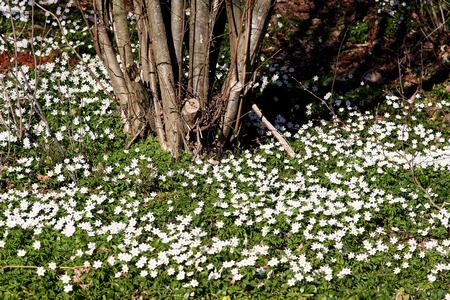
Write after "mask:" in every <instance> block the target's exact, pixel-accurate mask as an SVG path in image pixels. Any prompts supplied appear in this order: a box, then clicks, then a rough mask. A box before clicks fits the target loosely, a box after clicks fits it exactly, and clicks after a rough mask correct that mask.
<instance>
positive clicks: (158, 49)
mask: <svg viewBox="0 0 450 300" xmlns="http://www.w3.org/2000/svg"><path fill="white" fill-rule="evenodd" d="M147 14H148V17H149V19H150V22H149V25H150V26H149V27H150V37H151V40H152V49H153V54H154V57H155V64H156V72H157V75H158V82H159V87H160V90H161V99H162V110H163V114H164V126H165V127H164V131H165V135H166V142H167V147H168V148H169V151H170V152H171V153H172V155H174V156H175V157H178V155H179V151H180V149H181V134H182V132H181V122H180V121H181V120H180V109H179V102H178V99H177V98H176V93H175V86H174V77H173V70H172V62H171V58H170V53H169V47H168V41H167V36H166V29H165V25H164V20H163V16H162V12H161V5H160V2H159V0H147Z"/></svg>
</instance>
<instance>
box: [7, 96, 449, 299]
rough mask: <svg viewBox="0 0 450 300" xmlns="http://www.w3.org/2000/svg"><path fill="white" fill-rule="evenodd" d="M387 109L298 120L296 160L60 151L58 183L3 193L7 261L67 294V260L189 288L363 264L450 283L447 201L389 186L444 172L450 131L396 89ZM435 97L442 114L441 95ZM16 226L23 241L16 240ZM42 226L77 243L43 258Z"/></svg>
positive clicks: (70, 282) (342, 276) (290, 277)
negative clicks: (116, 159) (159, 161)
mask: <svg viewBox="0 0 450 300" xmlns="http://www.w3.org/2000/svg"><path fill="white" fill-rule="evenodd" d="M49 103H50V105H53V104H52V103H51V101H50V102H49ZM388 103H389V104H390V105H391V106H393V107H395V108H396V109H397V110H398V113H397V115H389V114H388V113H386V114H384V115H383V116H381V117H376V116H373V115H372V114H369V113H366V114H361V113H357V112H354V111H351V110H350V117H349V118H348V119H347V120H345V121H340V120H338V119H336V120H334V121H333V122H330V123H327V122H323V123H322V124H320V127H317V126H314V125H313V124H312V123H308V124H305V125H303V126H302V127H301V129H300V130H299V131H298V132H297V134H295V135H294V136H293V140H292V142H293V144H294V145H295V148H296V149H297V156H296V158H295V159H287V158H286V157H285V155H284V154H283V152H282V151H281V149H280V146H279V145H278V144H277V143H268V144H266V145H264V146H261V149H260V150H259V151H257V152H256V153H251V152H249V151H247V152H245V153H244V154H243V155H242V156H239V157H235V156H229V157H227V158H225V159H223V160H222V161H220V163H219V164H217V163H214V162H209V161H205V162H202V161H198V162H197V163H196V164H194V165H192V166H191V167H189V168H185V169H179V170H176V171H173V170H169V171H166V172H160V171H158V168H157V167H155V164H154V159H156V158H152V157H148V156H146V155H144V154H141V151H143V149H140V148H139V147H135V148H134V149H132V150H126V151H128V152H127V153H126V154H128V155H129V157H130V158H129V161H128V162H125V163H123V164H122V163H109V161H110V158H109V157H108V156H107V155H105V156H104V157H103V158H102V161H103V163H102V164H103V165H102V167H101V168H99V167H96V168H92V167H91V166H90V165H89V164H88V163H87V162H86V160H85V159H84V158H83V157H82V156H76V157H72V158H66V159H65V160H64V161H63V162H62V163H59V164H55V165H54V166H53V167H52V168H50V169H49V170H48V171H47V173H46V174H45V175H46V176H48V177H49V178H53V177H56V178H57V179H58V181H60V182H61V184H60V185H59V187H57V188H54V189H52V190H48V189H46V188H45V185H44V184H43V183H37V182H35V183H33V184H32V185H31V186H29V187H24V188H21V189H15V188H11V189H9V190H7V191H3V192H2V193H1V194H0V207H1V208H2V214H1V216H0V228H1V232H3V234H2V236H1V237H0V246H1V248H2V249H3V250H2V251H7V253H10V256H8V257H5V256H3V258H2V260H3V262H2V264H8V260H10V259H14V261H15V262H16V263H18V264H21V263H22V264H32V265H34V266H36V270H35V272H34V274H35V275H34V276H38V277H41V278H49V277H50V276H57V278H59V280H60V281H61V284H62V289H63V290H64V291H65V292H72V291H73V290H74V289H79V288H82V287H81V285H80V282H78V281H77V280H76V275H75V270H77V269H67V268H66V267H73V268H75V267H77V268H85V269H86V272H87V273H88V274H91V275H92V276H94V274H95V273H98V272H108V273H111V276H112V277H114V278H115V280H121V279H123V278H128V277H136V278H143V279H144V278H145V280H148V281H150V282H151V281H155V282H160V283H161V284H163V285H166V284H176V286H178V287H179V288H184V289H188V290H189V289H194V290H195V289H196V288H198V287H199V286H203V287H204V286H206V285H208V282H212V281H225V282H230V284H232V285H239V284H240V282H249V281H255V282H256V283H257V284H258V286H259V287H260V288H263V287H264V285H265V284H266V282H267V280H276V281H280V282H283V283H282V284H285V285H286V287H296V286H307V285H320V284H323V283H324V282H335V283H338V282H344V281H345V280H347V279H348V278H350V280H352V278H355V276H361V274H363V273H365V272H368V268H378V269H380V270H383V272H384V273H385V274H386V276H387V278H394V277H393V276H402V274H406V275H405V276H408V275H407V274H409V273H410V272H417V270H418V269H421V270H422V271H421V272H419V273H417V276H419V277H418V278H416V279H415V280H417V282H425V283H426V284H436V286H442V284H444V285H445V282H446V278H448V275H449V271H450V265H449V264H448V255H449V250H450V240H449V239H448V235H447V233H448V230H449V228H450V223H449V217H450V212H449V210H448V199H445V198H442V195H440V194H438V193H437V192H436V191H434V190H433V189H432V188H429V187H425V188H423V189H422V188H420V186H419V185H417V184H415V181H414V179H413V177H411V178H410V179H409V181H408V180H407V181H405V182H409V184H408V185H405V186H402V187H400V188H395V189H390V185H389V183H387V184H385V185H383V182H384V181H387V182H389V180H392V179H389V178H394V179H395V177H396V176H397V174H403V175H401V176H413V175H412V174H411V172H412V171H413V172H416V173H417V172H419V171H420V170H423V171H425V170H430V171H433V172H437V173H439V172H446V173H447V174H448V172H449V171H450V146H449V137H448V134H447V135H445V134H443V133H442V132H438V131H435V130H433V129H431V128H427V127H426V125H424V124H421V123H420V122H415V121H414V114H411V112H410V109H411V108H410V106H408V105H406V104H405V103H403V102H401V101H400V99H398V98H397V97H393V96H388ZM413 105H414V109H415V110H421V109H422V106H423V104H422V103H420V102H417V103H414V104H413ZM438 105H439V106H440V107H444V108H445V109H448V108H449V103H448V102H447V101H441V102H439V104H438ZM90 111H91V113H92V114H93V115H95V110H94V111H92V110H90ZM100 111H101V110H100ZM100 111H98V113H99V115H101V113H100ZM406 117H409V118H411V122H410V123H406V122H403V121H404V118H406ZM91 130H92V132H93V134H94V135H100V134H102V131H100V132H96V131H94V130H93V129H91ZM61 133H62V134H63V135H64V137H65V138H67V139H73V136H72V137H69V136H67V135H66V133H65V132H64V131H62V132H61ZM286 134H287V135H289V134H288V133H286ZM399 143H401V144H402V145H403V146H402V147H400V148H399V147H398V146H399ZM38 163H39V162H38V161H37V160H33V159H32V158H22V159H19V160H18V161H17V164H16V165H15V166H10V167H9V169H8V172H12V170H13V169H14V172H16V173H17V174H20V175H22V176H23V177H28V178H30V179H32V178H33V176H34V174H32V173H31V172H29V171H28V170H29V169H33V166H34V165H36V164H38ZM149 170H150V172H149ZM143 171H146V172H148V173H147V174H150V175H148V176H150V177H152V178H153V179H154V180H155V181H156V182H158V183H159V186H160V188H159V189H158V190H154V191H152V190H147V191H143V190H140V191H139V192H137V189H136V188H135V185H133V183H138V181H137V180H142V179H141V177H140V176H139V175H140V174H141V172H143ZM98 175H101V181H102V182H103V184H101V185H97V186H95V187H93V186H90V185H89V180H88V178H90V177H93V176H98ZM79 178H84V180H83V182H84V183H83V184H80V183H79V182H80V179H79ZM416 180H417V178H416ZM123 183H127V184H126V185H125V186H124V185H123ZM163 186H165V188H161V187H163ZM164 194H167V195H168V197H169V198H164V197H165V196H164ZM20 232H27V236H28V237H29V238H26V239H23V240H22V241H20V242H17V240H16V238H15V236H16V235H17V234H19V233H20ZM50 234H51V235H53V236H55V237H58V238H57V239H56V240H54V241H53V242H52V243H55V244H58V243H62V244H64V243H67V242H68V241H70V239H73V238H76V239H77V240H78V242H77V243H74V244H72V245H71V247H69V248H68V249H67V250H66V251H65V252H64V255H63V256H62V257H60V258H59V260H58V261H56V260H53V259H47V258H43V257H41V256H40V255H39V253H41V252H42V251H45V247H48V246H43V245H44V243H45V244H46V245H48V242H45V240H44V239H45V238H44V237H43V236H49V235H50ZM52 247H55V246H52ZM50 271H51V272H52V273H50ZM30 275H31V274H30Z"/></svg>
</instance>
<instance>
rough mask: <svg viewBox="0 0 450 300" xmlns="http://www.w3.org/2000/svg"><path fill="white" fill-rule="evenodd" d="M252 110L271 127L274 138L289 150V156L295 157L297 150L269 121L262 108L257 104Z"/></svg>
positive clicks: (265, 124) (268, 127)
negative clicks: (295, 150)
mask: <svg viewBox="0 0 450 300" xmlns="http://www.w3.org/2000/svg"><path fill="white" fill-rule="evenodd" d="M252 110H253V111H254V112H255V113H256V115H257V116H258V118H260V119H261V122H262V123H263V124H264V126H266V127H267V129H269V131H270V132H271V133H272V135H273V136H274V138H275V139H276V140H277V141H278V142H279V143H280V144H281V146H282V147H283V149H284V150H285V151H286V152H287V154H288V155H289V157H295V152H294V150H292V148H291V146H290V145H289V143H288V142H287V141H286V140H285V139H284V137H283V136H282V135H281V134H280V133H279V132H278V130H277V129H276V128H275V127H273V125H272V124H271V123H270V122H269V120H267V119H266V117H264V115H263V114H262V112H261V110H260V109H259V108H258V106H257V105H256V104H253V105H252Z"/></svg>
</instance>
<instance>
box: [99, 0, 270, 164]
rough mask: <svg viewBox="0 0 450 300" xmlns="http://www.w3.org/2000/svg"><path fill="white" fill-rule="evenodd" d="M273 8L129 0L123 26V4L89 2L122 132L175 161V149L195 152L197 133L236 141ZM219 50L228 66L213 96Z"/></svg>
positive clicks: (119, 0) (226, 1)
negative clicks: (148, 140) (146, 138)
mask: <svg viewBox="0 0 450 300" xmlns="http://www.w3.org/2000/svg"><path fill="white" fill-rule="evenodd" d="M274 2H275V1H274V0H243V1H242V0H171V1H169V0H165V1H160V0H133V3H132V6H133V15H134V18H131V19H130V18H129V17H128V15H129V11H128V10H127V6H126V1H125V0H95V7H94V8H95V9H94V11H95V18H94V19H93V25H94V26H93V32H94V40H95V48H96V51H97V53H98V55H99V56H100V58H101V59H102V60H103V63H104V65H105V67H106V69H107V70H108V74H109V77H110V80H111V84H112V86H113V90H114V94H115V95H116V97H117V99H118V103H119V107H120V110H121V116H122V122H123V125H124V131H125V132H126V133H127V134H129V135H130V136H131V137H136V136H139V135H141V136H142V135H145V134H154V135H155V136H156V137H157V138H158V141H159V142H160V144H161V146H162V147H163V148H164V149H166V150H168V151H170V152H171V153H172V154H173V155H174V156H175V157H177V156H178V155H179V152H180V150H182V149H184V150H188V151H198V150H199V148H200V147H202V144H203V143H204V141H203V140H202V132H203V131H204V130H208V129H214V130H217V131H218V132H219V134H217V136H218V137H219V139H220V140H221V142H225V141H228V140H230V139H231V138H232V137H233V136H234V135H236V134H237V132H238V130H239V126H240V124H239V120H240V119H241V116H242V114H243V109H242V108H243V105H244V99H245V96H246V95H247V94H248V92H249V91H250V90H251V87H252V79H253V78H254V71H255V67H256V64H257V58H258V55H259V51H260V48H261V43H262V39H263V37H264V34H265V32H266V27H267V22H268V20H269V17H270V12H271V10H272V8H273V5H274ZM128 9H129V8H128ZM131 33H133V34H131ZM136 35H137V39H136ZM132 38H133V41H136V40H138V42H139V44H138V53H133V51H132ZM225 39H228V40H229V43H224V42H223V41H224V40H225ZM223 45H227V46H228V45H229V47H227V49H222V50H221V47H222V46H223ZM225 50H227V51H228V53H227V55H229V57H230V66H229V70H228V73H227V75H226V77H225V79H224V80H223V81H222V86H221V88H217V83H216V82H215V79H216V64H217V61H218V57H219V52H220V51H222V52H220V53H224V51H225ZM213 87H214V88H213Z"/></svg>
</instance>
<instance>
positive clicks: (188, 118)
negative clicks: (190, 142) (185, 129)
mask: <svg viewBox="0 0 450 300" xmlns="http://www.w3.org/2000/svg"><path fill="white" fill-rule="evenodd" d="M199 109H200V102H199V101H198V100H197V99H195V98H191V99H189V100H187V101H186V102H185V103H184V105H183V109H182V110H181V115H182V116H183V120H184V121H185V122H186V124H187V125H188V126H189V127H192V125H193V124H194V117H195V115H196V114H197V112H198V111H199Z"/></svg>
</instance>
